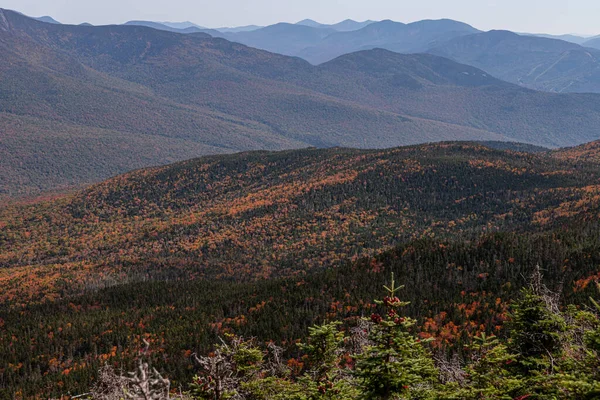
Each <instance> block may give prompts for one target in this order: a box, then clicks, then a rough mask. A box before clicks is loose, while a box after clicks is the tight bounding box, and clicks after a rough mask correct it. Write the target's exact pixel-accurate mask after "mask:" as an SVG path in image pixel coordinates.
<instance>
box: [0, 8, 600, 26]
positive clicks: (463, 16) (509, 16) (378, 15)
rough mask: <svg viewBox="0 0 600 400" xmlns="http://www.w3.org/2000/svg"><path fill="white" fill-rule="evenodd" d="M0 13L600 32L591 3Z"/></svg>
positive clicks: (97, 19)
mask: <svg viewBox="0 0 600 400" xmlns="http://www.w3.org/2000/svg"><path fill="white" fill-rule="evenodd" d="M0 8H7V9H12V10H16V11H20V12H22V13H24V14H27V15H30V16H34V17H39V16H43V15H50V16H52V17H54V18H55V19H57V20H58V21H60V22H62V23H70V24H79V23H82V22H89V23H92V24H94V25H103V24H120V23H123V22H126V21H129V20H151V21H172V22H177V21H191V22H194V23H196V24H198V25H202V26H205V27H208V28H218V27H224V26H241V25H252V24H255V25H269V24H273V23H277V22H297V21H300V20H302V19H305V18H311V19H314V20H317V21H319V22H322V23H334V22H339V21H341V20H344V19H347V18H351V19H355V20H359V21H362V20H367V19H372V20H383V19H391V20H394V21H400V22H412V21H417V20H422V19H438V18H451V19H455V20H459V21H462V22H466V23H469V24H471V25H473V26H475V27H476V28H479V29H482V30H490V29H508V30H512V31H515V32H530V33H551V34H563V33H578V34H585V35H596V34H600V24H599V23H598V17H599V16H600V1H598V0H168V1H165V0H0Z"/></svg>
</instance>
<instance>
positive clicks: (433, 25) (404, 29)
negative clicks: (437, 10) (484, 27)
mask: <svg viewBox="0 0 600 400" xmlns="http://www.w3.org/2000/svg"><path fill="white" fill-rule="evenodd" d="M476 32H479V31H478V30H477V29H475V28H473V27H471V26H469V25H467V24H463V23H460V22H456V21H452V20H437V21H430V20H427V21H419V22H413V23H410V24H403V23H400V22H393V21H389V20H388V21H381V22H376V23H372V24H369V25H368V26H366V27H364V28H362V29H360V30H357V31H353V32H340V33H335V34H332V35H330V36H328V37H327V38H325V39H324V40H323V41H322V42H320V43H318V44H316V45H314V46H312V47H308V48H306V49H304V50H302V51H301V52H300V53H298V54H297V55H298V56H299V57H302V58H304V59H305V60H308V61H310V62H311V63H313V64H320V63H323V62H325V61H329V60H332V59H334V58H336V57H338V56H341V55H343V54H347V53H352V52H355V51H360V50H368V49H373V48H383V49H387V50H391V51H395V52H399V53H418V52H423V51H425V50H426V49H428V48H430V47H432V45H433V44H435V43H437V42H439V41H446V40H449V39H451V38H454V37H457V36H462V35H469V34H473V33H476Z"/></svg>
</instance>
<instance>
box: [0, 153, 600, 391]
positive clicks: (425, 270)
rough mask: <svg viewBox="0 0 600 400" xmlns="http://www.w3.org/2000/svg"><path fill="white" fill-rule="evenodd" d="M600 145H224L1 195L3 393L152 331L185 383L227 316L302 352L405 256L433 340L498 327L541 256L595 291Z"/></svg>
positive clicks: (86, 375) (30, 387) (460, 339)
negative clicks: (11, 200)
mask: <svg viewBox="0 0 600 400" xmlns="http://www.w3.org/2000/svg"><path fill="white" fill-rule="evenodd" d="M590 146H592V145H590ZM590 146H583V147H581V148H578V149H569V150H565V151H560V152H544V153H538V154H530V153H520V152H515V151H502V150H493V149H490V148H488V147H485V146H482V145H478V144H464V143H463V144H457V143H442V144H435V145H420V146H413V147H404V148H396V149H390V150H371V151H365V150H349V149H329V150H319V149H308V150H297V151H287V152H278V153H269V152H252V153H244V154H238V155H225V156H211V157H206V158H201V159H196V160H191V161H187V162H183V163H178V164H174V165H171V166H166V167H158V168H152V169H145V170H140V171H135V172H132V173H130V174H126V175H123V176H119V177H116V178H114V179H111V180H109V181H106V182H104V183H102V184H99V185H96V186H93V187H91V188H89V189H87V190H85V191H82V192H79V193H76V194H73V195H70V196H67V197H63V198H59V199H56V200H50V201H43V202H38V203H29V204H15V205H11V206H9V207H5V208H3V209H2V211H0V224H1V226H2V230H1V231H0V248H2V249H7V251H3V252H2V255H1V257H2V258H1V259H0V264H1V265H2V269H1V270H0V293H2V297H1V298H0V302H1V305H0V318H1V319H0V321H1V324H2V330H1V331H0V332H1V334H0V343H2V345H1V346H0V349H1V350H0V351H1V352H2V353H1V354H0V360H2V363H3V364H1V365H0V387H3V388H4V389H3V390H4V392H1V393H2V395H3V396H4V397H6V398H10V394H11V393H13V392H14V391H15V390H17V389H19V390H21V391H22V393H23V394H24V395H25V396H33V395H35V394H43V396H59V395H61V394H67V393H71V394H78V393H83V392H85V391H86V390H87V388H89V386H90V385H91V384H92V383H93V380H94V379H95V377H96V371H97V370H98V368H99V367H101V366H102V365H103V364H104V363H106V362H109V363H111V364H112V365H115V366H117V367H120V366H124V367H126V368H131V367H133V363H134V361H135V359H136V358H137V355H138V350H139V348H140V346H142V343H143V340H146V341H148V342H150V343H151V346H152V349H153V350H152V353H151V359H152V362H153V364H154V365H155V366H157V367H158V368H159V369H160V370H161V371H164V372H165V373H166V375H167V376H169V377H170V378H171V379H172V380H173V381H174V382H175V384H176V385H179V384H183V385H185V384H187V383H189V382H190V381H191V377H192V376H193V375H194V373H195V370H194V367H193V364H192V363H191V361H190V360H189V355H190V354H191V353H192V352H200V353H204V352H206V351H208V350H210V349H211V347H212V344H213V343H216V342H217V340H218V338H217V337H218V336H219V335H221V336H222V335H223V334H224V333H226V332H234V333H236V334H241V335H244V336H246V337H251V336H254V337H257V338H258V340H259V341H260V342H261V343H265V342H267V341H269V340H275V341H276V342H277V343H278V344H281V345H283V347H284V348H285V349H286V357H288V358H293V357H295V355H297V354H298V353H297V349H296V347H295V346H294V345H293V343H294V342H295V341H296V340H297V339H301V338H304V337H306V335H307V333H308V330H307V329H308V327H309V326H310V325H312V324H313V323H321V322H326V321H331V320H338V319H339V320H343V321H345V323H346V324H349V325H348V326H352V323H353V321H354V322H355V321H356V318H357V316H360V315H364V316H368V315H370V314H371V313H372V312H373V310H376V308H377V306H376V305H375V304H374V303H373V299H374V298H379V297H380V296H379V293H380V292H379V291H380V287H381V284H383V283H385V282H386V280H387V279H388V278H389V273H390V272H391V271H393V272H395V274H396V276H397V278H398V280H399V281H401V282H402V283H404V284H405V285H406V290H405V291H404V292H403V298H404V299H406V300H409V301H412V303H411V305H410V306H409V307H408V308H407V312H408V314H409V315H411V316H413V317H415V318H417V321H418V324H417V326H418V332H419V334H420V335H421V337H423V338H428V337H431V338H433V340H434V342H433V346H434V348H436V349H448V348H456V346H457V345H458V344H463V343H468V342H469V341H470V338H471V337H473V336H474V335H479V334H480V333H481V332H486V333H495V334H497V335H503V334H504V322H505V321H506V319H507V314H506V310H507V307H508V305H509V304H510V301H511V299H513V298H514V297H515V295H516V293H517V291H518V290H519V289H520V287H521V286H523V285H525V284H526V279H527V277H528V276H529V275H530V274H531V272H532V271H533V270H534V268H535V266H536V265H539V266H540V267H541V268H542V269H543V271H544V273H545V276H546V278H547V283H548V285H549V286H550V287H551V288H553V289H556V290H559V289H560V290H562V292H563V293H564V297H563V300H564V301H583V299H585V298H587V296H588V295H589V294H590V293H591V292H590V290H591V288H592V286H593V285H591V283H592V282H593V281H594V279H597V276H598V275H597V274H598V263H599V262H600V260H598V259H597V258H598V254H600V242H599V241H598V238H599V237H600V235H599V234H598V233H599V229H600V226H599V225H598V221H599V218H598V216H599V213H600V206H599V201H600V195H599V191H598V190H599V189H598V184H599V180H600V170H599V169H598V165H597V164H596V163H595V162H593V161H589V160H590V159H593V158H590V157H585V158H581V157H576V156H573V155H574V154H579V153H582V152H586V151H589V147H590ZM586 149H588V150H586ZM557 156H558V157H557ZM264 278H270V279H267V280H265V279H264ZM17 321H18V323H16V322H17ZM458 348H460V346H458Z"/></svg>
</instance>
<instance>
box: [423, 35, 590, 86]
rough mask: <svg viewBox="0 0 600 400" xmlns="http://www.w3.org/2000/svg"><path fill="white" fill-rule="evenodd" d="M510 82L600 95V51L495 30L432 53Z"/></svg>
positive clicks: (446, 44) (463, 39)
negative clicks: (599, 93)
mask: <svg viewBox="0 0 600 400" xmlns="http://www.w3.org/2000/svg"><path fill="white" fill-rule="evenodd" d="M429 52H430V53H432V54H436V55H439V56H442V57H448V58H451V59H453V60H455V61H457V62H460V63H464V64H468V65H473V66H475V67H477V68H481V69H483V70H484V71H486V72H488V73H490V74H492V75H494V76H496V77H498V78H500V79H503V80H505V81H508V82H512V83H516V84H519V85H523V86H526V87H530V88H533V89H537V90H544V91H550V92H560V93H562V92H595V93H598V92H600V52H599V51H597V50H594V49H590V48H584V47H581V46H579V45H577V44H574V43H568V42H565V41H561V40H554V39H547V38H541V37H532V36H521V35H517V34H515V33H512V32H507V31H491V32H485V33H479V34H476V35H469V36H464V37H459V38H455V39H453V40H451V41H449V42H447V43H444V44H442V45H441V46H438V47H435V48H433V49H431V50H430V51H429Z"/></svg>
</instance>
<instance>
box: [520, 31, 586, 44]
mask: <svg viewBox="0 0 600 400" xmlns="http://www.w3.org/2000/svg"><path fill="white" fill-rule="evenodd" d="M519 34H520V35H523V36H534V37H541V38H546V39H557V40H564V41H565V42H570V43H576V44H583V43H584V42H586V41H588V40H589V38H586V37H583V36H577V35H548V34H545V33H519Z"/></svg>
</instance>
